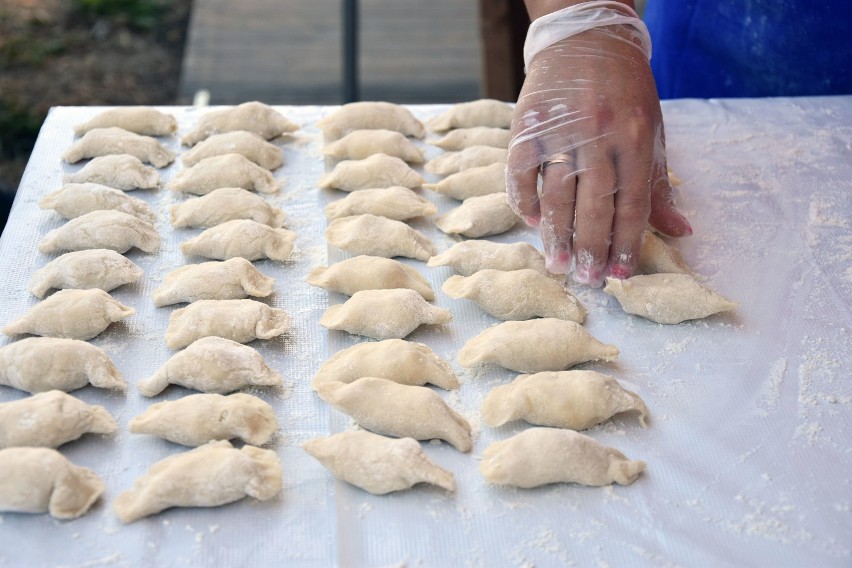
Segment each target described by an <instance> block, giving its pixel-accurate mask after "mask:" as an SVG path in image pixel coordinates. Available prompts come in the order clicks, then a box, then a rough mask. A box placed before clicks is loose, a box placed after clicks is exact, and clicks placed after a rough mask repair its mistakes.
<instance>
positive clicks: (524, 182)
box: [506, 152, 541, 227]
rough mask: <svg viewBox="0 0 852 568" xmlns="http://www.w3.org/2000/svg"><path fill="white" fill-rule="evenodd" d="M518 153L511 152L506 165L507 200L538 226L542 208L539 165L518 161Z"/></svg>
mask: <svg viewBox="0 0 852 568" xmlns="http://www.w3.org/2000/svg"><path fill="white" fill-rule="evenodd" d="M518 162H519V160H518V159H517V153H512V152H510V153H509V163H508V165H507V166H506V201H507V202H508V203H509V206H510V207H511V208H512V210H513V211H514V212H515V213H517V214H518V215H519V216H520V217H521V218H522V219H523V220H524V222H525V223H526V224H527V225H529V226H530V227H538V225H539V223H540V222H541V210H540V209H539V202H538V188H537V185H538V167H534V168H528V167H525V166H524V165H522V164H520V163H518Z"/></svg>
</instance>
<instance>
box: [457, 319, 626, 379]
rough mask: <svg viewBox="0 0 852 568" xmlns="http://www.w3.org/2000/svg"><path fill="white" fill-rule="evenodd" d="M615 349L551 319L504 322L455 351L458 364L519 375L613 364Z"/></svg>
mask: <svg viewBox="0 0 852 568" xmlns="http://www.w3.org/2000/svg"><path fill="white" fill-rule="evenodd" d="M616 357H618V348H617V347H616V346H615V345H606V344H605V343H601V342H600V341H598V340H597V339H595V338H594V337H592V336H591V335H590V334H589V332H588V331H586V330H585V329H584V328H583V326H581V325H580V324H578V323H575V322H573V321H566V320H561V319H555V318H543V319H534V320H528V321H507V322H505V323H501V324H499V325H495V326H493V327H490V328H488V329H486V330H485V331H483V332H482V333H480V334H479V335H477V336H476V337H474V338H473V339H471V340H470V341H468V342H467V343H465V344H464V347H462V348H461V349H460V350H459V354H458V358H459V363H460V364H461V365H462V366H463V367H473V366H474V365H476V364H477V363H496V364H498V365H500V366H501V367H505V368H506V369H511V370H512V371H517V372H519V373H537V372H539V371H561V370H563V369H567V368H568V367H571V366H573V365H576V364H577V363H583V362H585V361H599V360H601V359H602V360H604V361H613V360H615V358H616Z"/></svg>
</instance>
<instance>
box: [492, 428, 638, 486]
mask: <svg viewBox="0 0 852 568" xmlns="http://www.w3.org/2000/svg"><path fill="white" fill-rule="evenodd" d="M479 471H480V472H481V473H482V475H483V477H485V480H486V481H488V482H489V483H493V484H495V485H511V486H514V487H522V488H524V489H529V488H531V487H538V486H540V485H547V484H548V483H579V484H581V485H592V486H595V487H600V486H603V485H611V484H612V483H618V484H620V485H630V484H631V483H633V482H634V481H636V478H637V477H639V474H641V473H642V472H643V471H645V462H643V461H632V460H629V459H627V458H626V457H625V456H624V454H622V453H621V452H619V451H618V450H616V449H614V448H609V447H607V446H604V445H603V444H601V443H600V442H596V441H595V440H594V439H592V438H589V437H588V436H585V435H583V434H580V433H578V432H575V431H573V430H560V429H558V428H529V429H527V430H524V431H523V432H521V433H520V434H517V435H515V436H513V437H511V438H509V439H508V440H503V441H501V442H494V443H493V444H491V445H490V446H488V447H487V448H485V451H484V452H483V453H482V461H481V462H480V464H479Z"/></svg>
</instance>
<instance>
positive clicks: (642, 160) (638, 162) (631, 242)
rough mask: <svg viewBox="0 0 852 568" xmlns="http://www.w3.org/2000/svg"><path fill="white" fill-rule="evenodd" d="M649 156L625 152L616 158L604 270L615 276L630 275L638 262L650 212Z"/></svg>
mask: <svg viewBox="0 0 852 568" xmlns="http://www.w3.org/2000/svg"><path fill="white" fill-rule="evenodd" d="M651 159H652V158H651V155H650V153H647V154H646V155H644V156H643V155H641V153H639V154H637V153H636V152H635V151H628V152H625V153H622V154H620V155H619V157H618V159H617V160H616V173H617V175H618V182H619V188H618V191H617V192H616V194H615V215H614V216H613V220H612V245H611V246H610V249H609V263H608V267H607V271H608V272H609V274H610V275H611V276H613V277H615V278H630V277H631V276H632V275H633V273H634V272H635V271H636V267H637V266H638V264H639V253H640V251H641V250H642V234H643V232H644V231H645V226H646V225H647V224H648V215H649V214H650V213H651V188H650V186H649V182H648V180H649V179H650V178H651V169H652V164H651Z"/></svg>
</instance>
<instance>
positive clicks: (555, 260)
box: [544, 250, 571, 274]
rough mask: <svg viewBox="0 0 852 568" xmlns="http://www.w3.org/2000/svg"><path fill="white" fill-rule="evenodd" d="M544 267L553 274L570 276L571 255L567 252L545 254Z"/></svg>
mask: <svg viewBox="0 0 852 568" xmlns="http://www.w3.org/2000/svg"><path fill="white" fill-rule="evenodd" d="M544 267H545V268H546V269H547V271H548V272H550V273H551V274H568V271H569V270H570V269H571V253H569V252H568V251H567V250H559V251H556V252H555V253H550V254H545V258H544Z"/></svg>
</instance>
